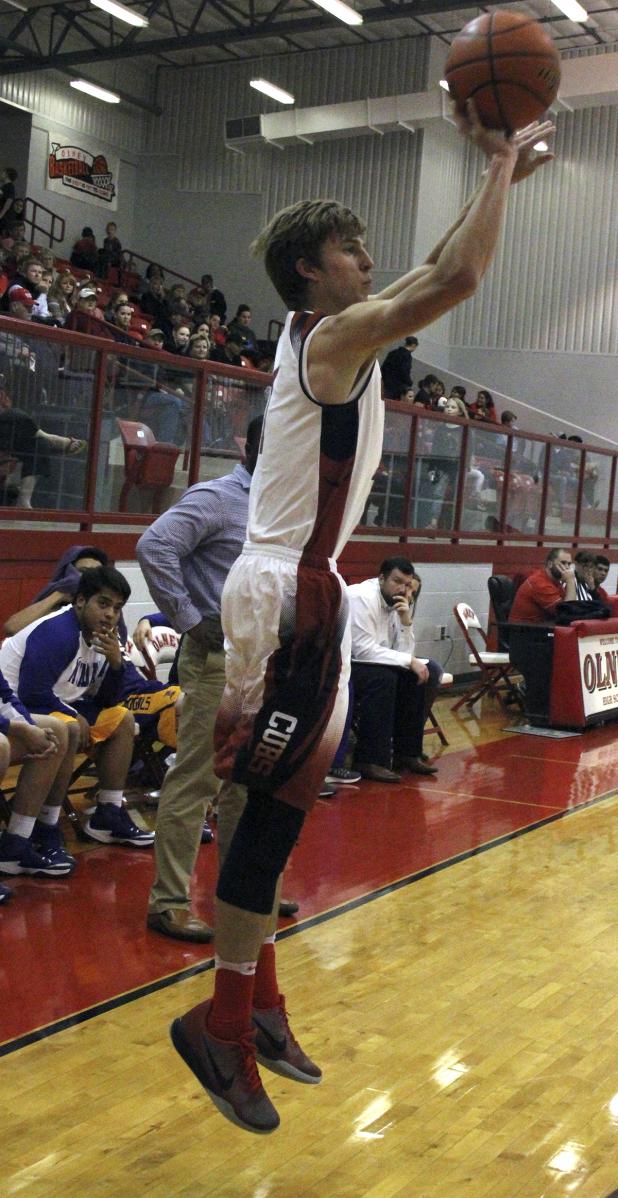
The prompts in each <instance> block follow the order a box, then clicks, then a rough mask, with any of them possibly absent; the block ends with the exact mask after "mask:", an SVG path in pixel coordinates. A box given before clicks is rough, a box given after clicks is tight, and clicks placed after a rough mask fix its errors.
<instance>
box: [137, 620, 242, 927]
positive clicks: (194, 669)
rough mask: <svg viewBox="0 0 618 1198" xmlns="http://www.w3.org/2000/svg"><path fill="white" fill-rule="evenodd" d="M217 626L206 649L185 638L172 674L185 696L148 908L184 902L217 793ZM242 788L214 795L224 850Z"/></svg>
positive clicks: (220, 665)
mask: <svg viewBox="0 0 618 1198" xmlns="http://www.w3.org/2000/svg"><path fill="white" fill-rule="evenodd" d="M221 641H222V636H221V629H220V626H219V625H218V622H217V621H216V620H213V631H212V637H211V647H210V648H208V649H206V648H204V647H203V646H201V645H198V644H197V643H196V642H195V641H193V640H192V639H191V637H190V636H185V638H184V640H183V642H182V648H181V651H180V656H179V659H178V678H179V681H180V685H181V687H182V690H183V691H184V694H185V698H184V703H183V708H182V712H181V716H180V727H179V729H178V748H177V751H176V761H175V762H174V764H173V765H172V766H171V767H170V769H169V770H168V772H167V774H166V777H165V781H164V783H163V788H162V790H161V797H160V799H159V808H158V812H157V834H156V837H155V870H156V872H155V880H154V883H153V886H152V890H151V892H150V901H149V910H150V911H151V912H161V911H168V910H170V909H172V908H174V907H188V906H189V883H190V881H191V875H192V873H193V870H194V868H195V863H196V860H197V854H198V850H199V847H200V838H201V834H202V827H203V824H204V818H205V814H206V807H207V804H208V802H209V800H211V799H213V798H214V797H215V795H216V794H217V793H218V791H219V786H220V782H219V779H218V778H217V777H216V775H215V773H214V770H213V752H212V741H213V730H214V726H215V717H216V715H217V711H218V708H219V703H220V701H221V695H222V693H223V687H224V684H225V654H224V652H223V648H222V645H221ZM245 801H246V791H245V789H244V787H242V786H238V785H236V784H235V783H233V782H226V783H225V784H224V785H223V787H222V788H221V793H220V794H219V818H218V840H219V842H220V847H221V842H223V843H224V844H225V850H226V851H227V846H228V845H229V841H230V839H231V837H232V835H233V832H234V828H235V827H236V824H237V822H238V819H239V818H240V814H241V812H242V809H243V807H244V805H245Z"/></svg>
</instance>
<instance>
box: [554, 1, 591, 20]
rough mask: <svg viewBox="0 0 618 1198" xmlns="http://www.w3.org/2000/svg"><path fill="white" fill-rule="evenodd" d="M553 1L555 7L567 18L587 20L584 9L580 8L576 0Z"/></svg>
mask: <svg viewBox="0 0 618 1198" xmlns="http://www.w3.org/2000/svg"><path fill="white" fill-rule="evenodd" d="M553 2H554V4H555V5H556V8H559V9H560V12H563V13H564V15H565V17H568V18H569V21H577V22H579V23H581V22H582V21H587V20H588V13H587V12H586V9H585V8H582V6H581V4H578V3H577V0H553Z"/></svg>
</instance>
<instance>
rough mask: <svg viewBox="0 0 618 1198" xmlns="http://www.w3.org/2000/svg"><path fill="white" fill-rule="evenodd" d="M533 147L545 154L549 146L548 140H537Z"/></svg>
mask: <svg viewBox="0 0 618 1198" xmlns="http://www.w3.org/2000/svg"><path fill="white" fill-rule="evenodd" d="M532 149H533V150H538V152H539V154H545V153H546V151H547V150H548V149H549V146H548V144H547V142H546V141H535V143H534V145H533V147H532Z"/></svg>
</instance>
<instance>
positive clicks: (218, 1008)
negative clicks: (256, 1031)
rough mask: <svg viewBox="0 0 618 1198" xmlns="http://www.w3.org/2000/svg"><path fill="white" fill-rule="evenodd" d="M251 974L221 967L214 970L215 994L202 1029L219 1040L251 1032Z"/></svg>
mask: <svg viewBox="0 0 618 1198" xmlns="http://www.w3.org/2000/svg"><path fill="white" fill-rule="evenodd" d="M254 982H255V974H254V973H250V974H246V973H238V972H237V971H236V970H235V969H226V968H225V967H221V968H218V969H216V971H215V993H214V995H213V999H212V1004H211V1006H210V1010H209V1012H208V1018H207V1020H206V1026H207V1028H208V1031H209V1032H211V1033H212V1035H213V1036H216V1037H217V1038H218V1039H219V1040H240V1037H241V1036H244V1035H245V1034H246V1032H248V1031H250V1030H251V1011H252V1008H253V986H254Z"/></svg>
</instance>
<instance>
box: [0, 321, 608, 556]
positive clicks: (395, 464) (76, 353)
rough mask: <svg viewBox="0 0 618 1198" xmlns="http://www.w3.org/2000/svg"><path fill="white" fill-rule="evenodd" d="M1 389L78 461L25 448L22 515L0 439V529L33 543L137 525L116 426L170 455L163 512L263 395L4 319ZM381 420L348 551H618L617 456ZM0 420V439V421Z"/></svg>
mask: <svg viewBox="0 0 618 1198" xmlns="http://www.w3.org/2000/svg"><path fill="white" fill-rule="evenodd" d="M106 331H107V330H106ZM0 375H2V376H3V378H2V379H0V386H1V387H2V388H3V389H4V391H5V392H6V393H7V394H8V397H9V398H8V403H9V404H11V403H12V405H13V408H14V409H16V410H19V411H20V412H22V413H23V414H25V415H26V416H28V417H29V418H30V419H31V420H32V421H33V422H34V424H35V426H38V427H39V428H40V429H41V430H42V432H43V433H45V432H47V433H51V434H53V435H54V436H56V437H65V438H67V439H68V438H76V439H80V438H83V439H84V440H85V441H87V443H88V450H87V454H86V455H82V456H81V457H80V456H75V455H74V454H73V453H72V452H71V453H60V452H58V451H57V445H56V447H54V444H51V446H49V447H48V449H49V452H48V454H47V461H44V460H43V458H44V454H43V450H45V448H46V446H45V438H39V441H41V440H42V441H43V444H42V445H40V444H39V441H37V452H38V453H39V457H40V459H41V460H37V462H35V470H34V472H35V474H36V476H37V483H36V487H35V490H34V496H33V504H34V508H33V510H32V511H30V510H25V509H23V508H20V507H18V506H15V498H16V493H17V499H18V500H19V494H18V492H19V484H20V471H22V472H23V465H24V463H23V462H22V463H21V465H20V461H19V455H17V454H13V456H12V455H11V448H12V447H11V445H10V443H7V440H6V433H4V434H3V437H4V440H3V441H1V442H0V488H2V490H3V495H4V498H3V499H2V497H1V496H0V500H1V502H2V506H0V525H2V526H4V529H5V530H6V529H7V528H9V527H10V526H11V525H14V524H15V521H19V522H23V521H24V520H27V521H28V522H30V521H32V522H34V524H33V526H34V527H36V526H37V525H38V526H40V527H41V528H43V527H45V526H47V527H49V526H50V525H52V524H53V526H54V527H55V528H56V529H62V528H63V527H67V528H68V527H72V528H74V527H75V525H76V524H78V525H79V527H80V529H82V530H84V531H86V530H92V529H93V527H94V526H95V525H96V526H97V527H99V526H102V527H105V529H107V530H108V531H110V530H118V531H120V530H123V529H128V527H129V526H133V527H134V528H136V529H137V530H139V528H140V527H141V526H143V525H144V524H147V523H149V522H150V521H151V520H152V517H153V513H154V511H155V509H156V506H157V502H156V501H157V496H155V494H154V490H153V484H152V483H148V482H147V481H146V480H143V481H142V482H141V483H140V482H139V481H138V482H137V483H136V484H135V486H133V488H132V490H131V493H130V495H129V501H128V504H127V505H126V506H127V510H121V508H120V493H121V491H122V488H123V485H124V483H125V482H126V481H127V458H126V452H127V447H126V445H124V446H123V443H122V435H121V425H120V424H119V420H120V421H122V422H127V421H128V422H129V423H130V424H131V425H132V426H135V427H137V426H142V427H143V428H144V429H146V430H147V433H144V434H143V435H144V437H146V436H148V437H151V438H152V440H153V441H154V443H155V444H157V445H161V444H164V445H168V446H170V445H171V446H173V447H176V449H177V451H178V452H177V454H176V457H175V464H174V468H173V472H172V475H171V476H170V479H169V480H168V482H167V483H166V484H165V488H164V491H163V492H161V494H160V495H159V496H158V498H159V499H162V501H163V503H164V504H165V505H169V504H171V503H174V502H175V501H176V500H177V498H178V497H179V496H180V494H182V492H183V491H184V489H185V488H186V487H187V486H190V485H191V484H192V483H194V482H196V481H198V480H200V479H205V478H213V477H217V476H218V475H219V474H223V473H226V472H227V471H228V470H229V460H230V458H234V457H236V458H237V457H238V456H239V453H240V446H241V445H242V443H243V440H244V435H245V430H246V426H247V423H248V421H249V419H250V418H251V417H252V416H254V415H256V414H257V413H259V412H261V411H262V410H263V409H264V406H265V401H266V396H267V394H268V387H269V385H270V383H271V381H272V376H270V375H266V374H262V373H260V372H258V371H254V370H252V369H247V368H235V367H232V366H224V365H222V364H219V363H215V362H200V361H196V360H194V359H191V358H184V357H179V356H177V355H174V354H167V353H165V352H163V351H161V350H153V349H142V348H139V347H136V346H132V345H123V344H119V343H117V342H114V341H110V340H103V339H102V338H101V337H98V336H92V335H90V334H84V333H78V332H68V331H66V330H62V329H51V328H47V327H45V326H42V325H36V324H34V323H30V322H26V321H17V320H12V319H9V318H6V317H5V318H0ZM0 407H1V404H0ZM385 407H386V412H385V416H386V423H385V435H384V445H383V454H382V463H381V466H380V468H379V469H378V471H377V472H376V475H375V477H374V480H373V485H372V489H371V492H370V494H369V496H368V499H367V502H366V505H365V510H364V513H363V517H362V520H361V523H360V525H359V527H358V528H357V530H356V536H357V537H361V538H369V539H371V540H374V541H381V540H384V541H386V540H390V541H393V540H396V541H401V542H406V541H410V540H414V542H415V543H417V544H418V543H419V542H420V543H425V547H426V548H427V547H429V548H431V547H432V546H433V547H434V549H435V556H436V558H437V559H439V558H441V557H442V558H445V559H446V558H447V557H448V555H449V553H450V554H451V555H452V554H453V546H459V547H460V550H459V552H460V553H464V552H465V553H468V552H472V548H471V547H473V546H475V545H476V546H477V547H478V552H479V553H483V552H485V550H486V549H487V547H488V546H492V545H493V546H498V547H500V546H502V547H504V546H518V547H519V548H520V549H525V548H526V547H528V548H530V549H531V550H539V549H541V548H542V547H544V546H546V545H554V544H571V545H573V546H578V545H581V546H586V545H590V546H595V547H596V548H598V549H601V548H606V549H611V548H615V547H617V546H618V488H617V487H616V470H617V462H618V452H616V451H612V450H608V449H605V448H600V447H598V446H594V445H586V444H579V443H576V442H571V441H567V440H563V439H561V438H557V437H550V436H546V435H543V434H540V433H534V432H528V431H524V430H519V429H514V430H513V429H511V428H507V427H506V426H505V427H503V426H501V425H496V424H491V423H483V422H478V421H471V420H461V419H454V418H453V417H445V416H443V415H441V414H439V413H436V412H432V411H427V410H425V409H424V408H421V407H416V406H412V405H409V404H405V403H397V402H393V401H390V400H389V401H387V402H386V405H385ZM2 419H4V420H5V428H6V424H7V418H6V416H5V414H4V413H3V414H2ZM9 423H10V421H9ZM1 427H2V426H1V421H0V431H1ZM67 444H68V441H67ZM162 456H163V457H164V456H165V455H162ZM167 456H168V458H171V457H172V456H173V455H172V454H168V455H167ZM11 463H12V464H11ZM158 481H159V483H160V482H161V480H160V479H159V480H158ZM159 491H161V487H159ZM3 535H4V533H0V536H3ZM432 552H433V551H432Z"/></svg>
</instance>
